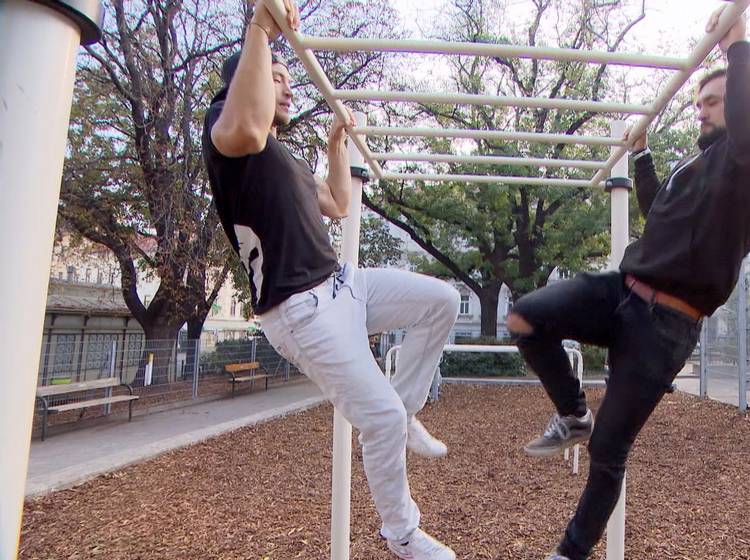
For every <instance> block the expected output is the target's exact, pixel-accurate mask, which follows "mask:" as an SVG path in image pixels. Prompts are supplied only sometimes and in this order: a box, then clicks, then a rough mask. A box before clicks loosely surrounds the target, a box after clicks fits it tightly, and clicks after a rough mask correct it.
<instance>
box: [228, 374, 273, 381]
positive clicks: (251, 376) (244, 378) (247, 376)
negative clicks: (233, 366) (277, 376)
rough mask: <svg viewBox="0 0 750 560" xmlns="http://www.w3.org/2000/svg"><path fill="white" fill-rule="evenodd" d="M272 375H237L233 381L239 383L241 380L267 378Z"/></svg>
mask: <svg viewBox="0 0 750 560" xmlns="http://www.w3.org/2000/svg"><path fill="white" fill-rule="evenodd" d="M269 377H271V376H270V375H245V376H242V377H235V378H234V379H232V380H231V381H233V382H234V383H239V382H240V381H253V380H254V379H266V378H269Z"/></svg>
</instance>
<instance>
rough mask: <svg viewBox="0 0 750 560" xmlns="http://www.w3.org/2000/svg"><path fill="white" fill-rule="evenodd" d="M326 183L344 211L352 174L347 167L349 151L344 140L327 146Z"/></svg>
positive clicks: (347, 200)
mask: <svg viewBox="0 0 750 560" xmlns="http://www.w3.org/2000/svg"><path fill="white" fill-rule="evenodd" d="M326 184H327V185H328V188H329V189H330V190H331V196H332V197H333V200H334V201H335V202H336V206H338V208H339V209H340V210H341V211H342V212H346V211H347V210H348V209H349V200H350V199H351V194H352V175H351V170H350V168H349V152H348V151H347V149H346V144H345V143H344V142H336V145H329V146H328V177H327V178H326Z"/></svg>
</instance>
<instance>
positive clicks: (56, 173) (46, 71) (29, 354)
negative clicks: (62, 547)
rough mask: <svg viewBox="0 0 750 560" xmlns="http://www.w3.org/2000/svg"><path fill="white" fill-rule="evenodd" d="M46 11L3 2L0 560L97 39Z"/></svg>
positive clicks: (64, 5) (17, 523)
mask: <svg viewBox="0 0 750 560" xmlns="http://www.w3.org/2000/svg"><path fill="white" fill-rule="evenodd" d="M45 4H49V5H42V3H39V2H29V1H28V0H5V1H4V2H2V3H0V239H2V243H1V244H0V262H2V263H3V268H4V269H5V270H7V271H8V273H6V274H3V275H0V294H2V298H3V313H2V314H0V426H2V430H0V481H1V482H0V483H1V484H2V490H0V559H1V560H12V559H15V558H16V555H17V553H18V539H19V534H20V529H21V517H22V514H23V498H24V489H25V485H26V472H27V468H28V459H29V448H30V440H31V427H32V420H33V413H34V395H35V390H36V383H37V365H38V360H36V359H32V358H33V357H34V356H39V352H40V349H41V343H42V329H43V321H44V309H45V305H46V300H47V284H48V281H49V268H50V259H51V255H52V245H53V236H54V229H55V216H56V214H57V204H58V199H59V190H60V179H61V177H62V166H63V161H64V158H65V143H66V137H67V132H68V121H69V118H70V107H71V102H72V98H73V85H74V80H75V59H76V55H77V53H78V47H79V44H80V43H81V41H82V40H84V41H87V42H90V40H92V39H95V38H96V37H91V28H90V27H89V28H86V26H85V25H84V23H83V21H82V19H83V18H84V16H83V15H82V14H81V13H80V12H79V13H78V16H77V18H79V19H76V20H75V21H74V19H71V18H72V17H74V16H73V13H72V11H71V10H72V8H71V6H69V5H68V2H46V3H45ZM77 4H79V6H78V8H79V9H81V10H84V12H85V11H86V10H87V9H88V8H92V7H95V8H98V11H95V13H94V12H92V13H91V14H89V15H91V16H93V19H92V21H96V22H97V23H99V22H100V21H101V19H100V17H101V6H100V5H99V3H98V2H96V3H95V4H96V6H86V4H87V3H86V2H77ZM88 4H90V3H88ZM89 23H91V22H89ZM93 27H95V28H97V25H96V24H93ZM97 31H98V29H97ZM82 32H83V35H82ZM94 35H96V33H94Z"/></svg>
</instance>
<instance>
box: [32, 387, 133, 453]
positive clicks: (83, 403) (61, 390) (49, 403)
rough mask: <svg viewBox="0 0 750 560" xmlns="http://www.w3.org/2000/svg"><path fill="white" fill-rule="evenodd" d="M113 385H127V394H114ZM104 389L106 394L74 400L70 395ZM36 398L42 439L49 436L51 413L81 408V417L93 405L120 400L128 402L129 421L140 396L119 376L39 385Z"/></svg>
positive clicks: (107, 403)
mask: <svg viewBox="0 0 750 560" xmlns="http://www.w3.org/2000/svg"><path fill="white" fill-rule="evenodd" d="M113 387H127V389H128V393H129V394H127V395H116V396H115V395H112V394H111V389H112V388H113ZM100 389H101V390H102V391H104V396H102V397H98V398H90V397H88V396H86V397H83V398H81V399H80V400H72V399H70V398H69V397H68V395H72V394H74V393H81V392H84V391H87V392H88V391H95V390H100ZM36 399H37V401H39V402H40V403H41V407H42V441H44V438H45V437H47V417H48V416H49V415H50V414H55V413H60V412H67V411H69V410H81V415H80V416H79V419H80V418H82V417H83V414H84V412H85V411H86V409H87V408H91V407H93V406H102V405H109V404H114V403H119V402H127V403H128V422H130V420H132V419H133V401H135V400H138V396H137V395H134V394H133V388H132V387H131V386H130V385H128V384H126V383H121V382H120V379H119V378H117V377H108V378H106V379H97V380H95V381H84V382H80V383H65V384H61V385H45V386H43V387H37V390H36Z"/></svg>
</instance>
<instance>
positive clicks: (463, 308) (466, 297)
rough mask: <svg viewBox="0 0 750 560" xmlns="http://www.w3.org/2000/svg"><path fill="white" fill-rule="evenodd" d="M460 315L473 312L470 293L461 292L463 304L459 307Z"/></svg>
mask: <svg viewBox="0 0 750 560" xmlns="http://www.w3.org/2000/svg"><path fill="white" fill-rule="evenodd" d="M458 313H459V315H469V314H471V306H470V304H469V294H461V306H460V307H459V308H458Z"/></svg>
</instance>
